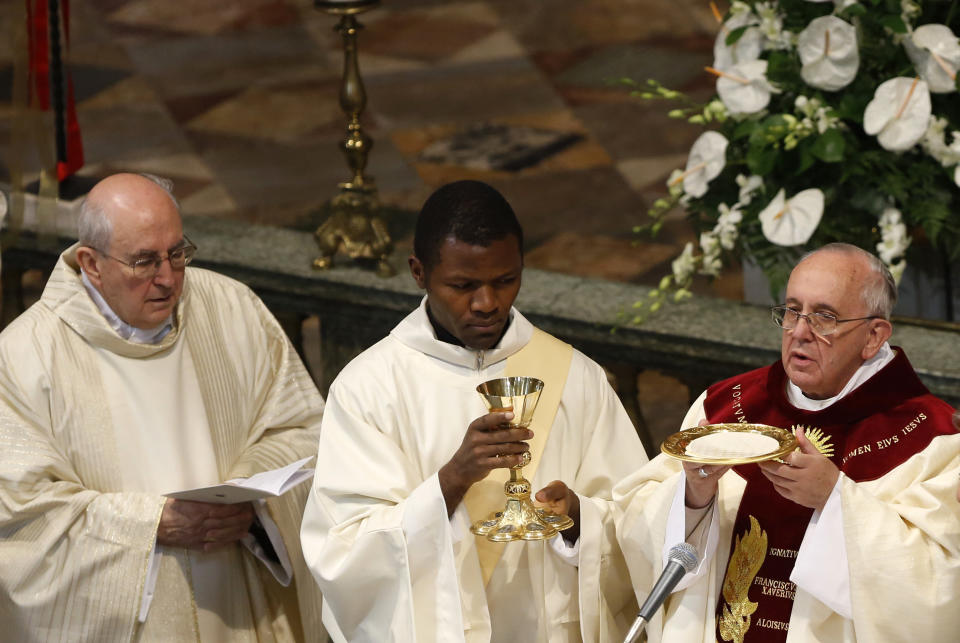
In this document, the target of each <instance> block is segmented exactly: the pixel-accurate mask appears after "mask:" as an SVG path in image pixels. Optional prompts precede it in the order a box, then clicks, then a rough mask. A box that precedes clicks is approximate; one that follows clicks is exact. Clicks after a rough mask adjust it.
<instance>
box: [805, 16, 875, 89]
mask: <svg viewBox="0 0 960 643" xmlns="http://www.w3.org/2000/svg"><path fill="white" fill-rule="evenodd" d="M797 51H798V53H799V54H800V62H801V63H803V67H802V68H801V69H800V76H801V77H802V78H803V80H804V82H806V83H807V84H808V85H811V86H812V87H817V88H819V89H824V90H826V91H830V92H832V91H836V90H838V89H841V88H843V87H846V86H847V85H849V84H850V83H851V82H853V79H854V78H856V76H857V69H858V68H859V67H860V53H859V51H858V50H857V30H856V28H854V26H853V25H851V24H850V23H848V22H844V21H843V20H841V19H840V18H837V17H836V16H821V17H820V18H816V19H814V20H812V21H811V22H810V24H809V25H807V28H806V29H804V30H803V31H801V32H800V36H799V37H798V39H797Z"/></svg>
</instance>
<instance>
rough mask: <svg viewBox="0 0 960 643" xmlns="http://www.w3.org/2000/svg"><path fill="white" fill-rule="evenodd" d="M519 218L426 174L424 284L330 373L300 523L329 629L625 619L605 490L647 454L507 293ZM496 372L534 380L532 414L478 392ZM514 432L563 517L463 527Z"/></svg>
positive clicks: (588, 370)
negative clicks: (493, 535)
mask: <svg viewBox="0 0 960 643" xmlns="http://www.w3.org/2000/svg"><path fill="white" fill-rule="evenodd" d="M522 235H523V233H522V231H521V229H520V225H519V223H518V222H517V219H516V217H515V215H514V212H513V210H512V209H511V208H510V206H509V204H507V202H506V200H504V198H503V197H502V196H501V195H500V193H499V192H497V191H496V190H494V189H493V188H491V187H490V186H488V185H486V184H483V183H479V182H476V181H460V182H456V183H451V184H449V185H446V186H443V187H441V188H440V189H439V190H437V191H436V192H435V193H434V194H433V195H432V196H431V197H430V198H429V199H428V200H427V202H426V203H425V204H424V206H423V208H422V210H421V212H420V216H419V218H418V220H417V226H416V232H415V239H414V256H412V257H411V258H410V268H411V272H412V273H413V277H414V279H415V280H416V282H417V284H418V285H419V286H420V287H421V288H423V289H425V290H426V293H427V294H426V297H425V298H424V299H423V301H422V302H421V304H420V307H419V308H418V309H417V310H415V311H413V312H412V313H411V314H410V315H409V316H407V317H406V319H404V320H403V321H401V322H400V324H399V325H397V327H396V328H394V329H393V330H392V331H391V332H390V335H389V336H388V337H386V338H385V339H383V340H381V341H380V342H379V343H377V344H376V345H374V346H373V347H372V348H370V349H369V350H367V351H366V352H364V353H363V354H361V355H360V356H359V357H358V358H356V359H355V360H354V361H352V362H351V363H350V364H349V365H348V366H347V367H346V368H345V369H344V370H343V372H341V373H340V375H339V376H338V377H337V379H336V381H335V382H334V383H333V385H332V386H331V387H330V394H329V397H328V400H327V402H328V403H327V410H326V413H325V415H324V419H323V430H322V432H321V438H320V455H319V456H318V464H317V477H316V478H315V480H314V487H313V491H312V492H311V494H310V496H309V499H308V501H307V508H306V511H305V513H304V520H303V529H302V539H303V551H304V557H305V558H306V560H307V563H308V564H309V566H310V568H311V570H312V571H313V573H314V575H315V576H316V578H317V581H318V582H319V583H320V587H321V589H322V590H323V592H324V623H325V624H326V625H327V628H328V630H329V631H330V632H331V634H332V636H333V638H334V640H335V641H351V642H354V643H356V642H362V641H370V642H377V643H379V642H382V641H401V642H408V641H417V642H418V643H427V642H429V641H437V642H441V641H442V642H443V643H450V642H453V641H471V642H472V641H477V642H484V643H485V642H487V641H544V642H546V641H550V642H551V643H564V642H566V641H580V640H587V641H598V640H603V641H605V640H619V637H622V635H623V632H624V631H625V630H626V626H627V625H629V621H628V620H627V619H629V618H632V613H631V612H632V610H628V609H627V608H628V607H629V605H631V604H634V603H633V600H632V598H633V597H632V592H631V591H630V586H629V580H628V578H627V573H626V568H625V567H624V564H623V560H622V556H621V555H620V552H619V549H618V548H617V546H616V542H615V538H614V532H613V522H612V511H611V510H612V506H611V502H610V498H611V495H610V494H611V488H612V487H613V485H614V484H615V483H616V482H617V481H618V480H620V479H621V478H622V477H623V476H625V475H626V474H628V473H629V472H631V471H633V470H634V469H635V468H636V467H637V466H639V465H641V464H643V463H644V462H645V461H646V456H645V455H644V452H643V449H642V447H641V446H640V441H639V440H638V438H637V435H636V432H635V431H634V428H633V426H632V425H631V423H630V420H629V419H628V417H627V415H626V413H625V412H624V410H623V407H622V406H621V405H620V401H619V400H618V399H617V396H616V395H615V394H614V392H613V390H612V389H611V388H610V385H609V384H608V383H607V380H606V377H605V375H604V372H603V370H602V369H601V368H600V367H599V366H598V365H597V364H595V363H594V362H592V361H591V360H589V359H588V358H587V357H585V356H584V355H583V354H581V353H580V352H578V351H576V350H574V349H573V348H571V347H570V346H569V345H567V344H564V343H562V342H560V341H559V340H557V339H554V338H553V337H551V336H550V335H547V334H546V333H544V332H542V331H540V330H538V329H537V328H535V327H534V326H533V325H532V324H531V323H530V322H529V321H527V319H526V318H525V317H524V316H523V315H521V314H520V313H519V312H518V311H517V310H516V309H514V308H513V307H512V304H513V301H514V299H515V298H516V296H517V293H518V291H519V290H520V278H521V273H522V271H523V255H522V251H521V248H522V243H523V236H522ZM505 375H506V376H513V375H518V376H529V375H532V376H536V377H537V378H539V379H542V380H544V382H545V386H544V389H543V394H542V395H541V398H540V402H539V404H538V406H537V409H536V413H535V414H534V420H533V424H532V425H531V428H532V431H530V430H527V429H523V428H504V427H503V423H504V422H506V421H507V420H508V419H509V417H510V414H509V413H505V412H489V413H488V412H486V410H485V409H484V406H483V403H482V400H481V398H480V396H479V394H478V393H477V391H476V388H477V386H478V385H479V384H481V383H483V382H485V381H486V380H489V379H492V378H499V377H503V376H505ZM527 440H529V446H528V443H527V442H526V441H527ZM528 448H529V449H530V452H531V457H532V462H531V464H530V465H529V466H527V467H526V468H525V469H524V470H523V473H524V476H525V477H527V478H529V479H530V481H531V482H532V484H533V487H532V488H533V489H535V490H536V489H540V491H539V492H538V493H537V494H536V498H537V499H538V500H539V501H541V502H543V503H545V504H547V505H549V506H550V507H552V508H554V509H555V510H557V511H558V513H566V514H569V515H570V516H571V517H572V518H573V519H574V521H575V525H574V526H573V527H572V528H570V529H568V530H567V531H564V532H562V534H563V537H561V536H560V535H559V534H557V535H555V536H554V538H553V539H552V540H538V541H531V542H527V541H515V542H509V543H491V542H489V541H488V540H487V539H486V538H484V537H482V536H474V535H472V534H471V533H470V531H469V527H470V524H471V522H473V521H478V520H480V519H482V518H485V517H487V515H488V514H490V513H492V512H494V511H496V510H498V509H503V507H504V503H505V500H506V498H505V497H504V485H503V481H504V480H505V479H506V470H505V467H509V466H513V465H516V464H518V463H519V462H520V460H521V457H522V455H521V454H522V453H523V452H524V451H526V450H527V449H528ZM634 605H635V604H634Z"/></svg>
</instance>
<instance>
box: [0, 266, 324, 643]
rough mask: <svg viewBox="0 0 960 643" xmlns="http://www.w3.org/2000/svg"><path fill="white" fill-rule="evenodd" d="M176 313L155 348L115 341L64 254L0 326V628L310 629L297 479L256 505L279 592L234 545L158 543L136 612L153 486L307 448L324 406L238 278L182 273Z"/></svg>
mask: <svg viewBox="0 0 960 643" xmlns="http://www.w3.org/2000/svg"><path fill="white" fill-rule="evenodd" d="M174 322H175V323H174V327H173V330H172V331H171V332H170V333H168V334H167V335H166V336H164V337H163V339H162V340H161V341H160V342H159V343H157V344H155V345H150V344H136V343H133V342H129V341H126V340H124V339H122V338H121V337H119V336H118V335H117V334H116V332H114V330H113V329H112V328H110V327H109V325H108V324H107V323H106V320H105V319H104V318H103V316H102V315H101V314H100V312H99V311H98V310H97V308H96V306H95V305H94V303H93V302H92V301H91V299H90V297H89V296H88V294H87V293H86V292H85V291H84V288H83V286H82V284H81V282H80V278H79V274H78V270H77V268H76V264H75V263H74V260H73V254H72V251H68V252H67V253H65V254H64V257H63V258H61V261H60V263H59V264H58V266H57V268H56V270H55V271H54V273H53V275H52V276H51V279H50V281H49V282H48V284H47V287H46V288H45V290H44V294H43V297H42V298H41V301H40V302H39V303H38V304H36V305H35V306H33V307H31V308H30V309H29V310H28V311H26V312H25V313H24V314H23V315H21V316H20V317H19V318H18V319H16V320H15V321H14V322H13V323H12V324H11V325H10V326H9V327H8V328H7V329H6V330H5V331H4V332H3V334H2V335H0V358H2V360H3V364H4V365H5V366H4V369H3V371H2V372H0V593H2V597H3V600H2V601H0V622H2V623H3V624H4V626H6V627H7V630H6V632H5V633H6V634H7V635H9V636H10V640H17V641H60V640H62V641H76V640H97V641H101V640H102V641H113V640H138V641H188V640H205V641H264V640H267V641H291V640H302V639H304V638H305V639H306V640H317V641H323V640H325V634H324V631H323V628H322V626H321V625H320V623H319V612H320V597H319V592H318V591H317V588H316V586H315V584H314V583H313V582H312V579H311V578H310V577H309V574H307V573H306V569H305V567H303V562H302V557H301V555H300V551H299V546H298V539H297V533H298V530H299V523H300V507H301V506H302V504H301V503H302V501H303V500H302V499H303V497H304V495H305V492H306V491H307V485H303V486H302V487H301V488H300V489H295V490H293V491H292V492H291V493H289V494H287V495H285V496H283V497H282V498H279V499H275V500H271V501H270V502H269V503H268V504H267V507H266V511H267V513H268V516H269V517H270V518H272V520H273V521H274V522H275V523H276V525H277V526H278V528H279V531H280V534H281V537H282V540H283V543H284V544H285V546H286V552H287V554H288V555H289V557H290V559H291V561H292V566H293V569H294V574H295V581H294V583H293V584H291V586H290V587H289V588H285V587H283V586H281V585H280V584H279V583H278V582H277V581H276V580H275V579H274V577H273V576H272V575H271V573H270V572H269V571H268V569H267V568H266V567H265V566H264V565H263V564H262V563H261V562H259V561H258V560H257V559H256V558H255V557H254V556H253V555H252V554H251V553H250V552H248V551H246V550H245V549H244V548H243V547H241V546H239V545H237V546H232V547H228V548H225V549H224V550H221V551H219V552H214V553H202V552H190V551H187V550H183V549H179V548H170V547H159V548H158V549H159V552H160V554H161V555H160V556H159V557H158V559H157V564H156V565H155V568H154V570H153V571H154V573H155V574H156V581H155V583H156V584H155V586H154V592H153V598H152V602H151V603H150V604H149V612H148V613H147V616H146V622H144V623H142V624H141V623H138V614H139V613H140V608H141V603H142V598H143V595H144V590H145V588H149V583H148V579H147V572H148V569H149V568H150V560H151V557H152V553H153V551H154V543H155V539H156V527H157V522H158V520H159V517H160V511H161V509H162V506H163V502H164V498H163V496H161V495H160V494H161V493H163V492H167V491H172V490H176V489H182V488H189V487H193V486H198V485H206V484H211V483H214V482H219V481H222V480H226V479H229V478H233V477H241V476H247V475H250V474H252V473H256V472H258V471H262V470H265V469H269V468H275V467H278V466H281V465H283V464H287V463H289V462H291V461H293V460H296V459H298V458H301V457H305V456H306V455H312V454H313V453H314V452H315V449H316V440H317V431H318V424H319V419H320V414H321V411H322V407H323V402H322V400H321V399H320V396H319V394H318V393H317V392H316V389H315V387H314V386H313V383H312V381H311V380H310V379H309V376H308V375H307V374H306V372H305V371H304V369H303V366H302V364H300V362H299V359H298V358H297V357H296V355H295V353H294V351H293V349H292V347H291V346H290V345H289V342H288V341H287V340H286V337H285V335H284V334H283V332H282V330H281V329H280V327H279V325H278V324H277V323H276V320H274V319H273V317H272V316H271V315H270V314H269V312H268V311H267V310H266V309H265V307H264V306H263V304H262V303H261V302H260V301H259V300H258V299H257V298H256V296H255V295H253V293H252V292H250V291H249V289H247V288H246V287H245V286H243V285H241V284H239V283H237V282H234V281H232V280H229V279H227V278H225V277H221V276H219V275H216V274H214V273H210V272H207V271H204V270H197V269H193V268H188V269H187V276H186V280H185V286H184V293H183V297H182V299H181V301H180V304H179V305H178V308H177V316H176V319H175V320H174ZM301 621H302V625H301ZM304 631H306V636H305V637H304V636H303V634H302V633H303V632H304Z"/></svg>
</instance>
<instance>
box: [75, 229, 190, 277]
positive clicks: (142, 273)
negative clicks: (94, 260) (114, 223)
mask: <svg viewBox="0 0 960 643" xmlns="http://www.w3.org/2000/svg"><path fill="white" fill-rule="evenodd" d="M94 249H95V250H96V248H94ZM97 252H99V253H100V254H102V255H103V256H104V257H106V258H108V259H113V260H114V261H116V262H119V263H122V264H123V265H125V266H127V267H128V268H130V269H131V270H133V276H134V277H136V278H137V279H153V278H154V277H156V276H157V273H158V272H160V266H162V265H163V262H164V261H169V262H170V267H171V268H172V269H173V270H183V269H184V268H186V267H187V264H189V263H190V262H191V261H192V260H193V257H194V255H196V254H197V246H195V245H193V242H192V241H190V239H188V238H187V237H186V236H184V237H183V244H182V245H180V246H177V247H176V248H174V249H173V250H171V251H170V252H168V253H167V255H166V256H165V257H160V256H154V257H142V258H140V259H137V260H136V261H124V260H123V259H120V258H119V257H114V256H112V255H108V254H107V253H106V252H103V251H102V250H97Z"/></svg>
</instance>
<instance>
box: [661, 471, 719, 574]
mask: <svg viewBox="0 0 960 643" xmlns="http://www.w3.org/2000/svg"><path fill="white" fill-rule="evenodd" d="M686 489H687V487H686V477H685V476H683V475H680V482H679V484H677V492H676V494H674V496H673V504H671V505H670V513H669V514H668V515H667V532H666V535H665V537H664V541H663V552H662V558H663V568H664V569H666V566H667V561H668V558H669V553H670V550H671V549H672V548H673V547H674V546H676V545H679V544H680V543H683V542H687V507H686V502H685V500H686V493H687V492H686ZM708 511H709V515H708V516H707V517H706V518H704V520H707V521H709V523H708V524H707V525H705V526H704V527H703V529H705V530H706V533H707V536H706V542H705V543H702V541H703V538H698V539H696V540H699V541H701V542H700V543H690V544H691V545H694V546H695V547H696V548H697V554H698V555H699V558H700V562H699V564H698V565H697V568H696V569H695V570H693V571H692V572H688V573H687V574H685V575H684V577H683V578H681V579H680V582H679V583H677V586H676V587H675V588H674V589H673V591H675V592H678V591H680V590H682V589H686V588H687V587H690V586H691V585H693V584H694V583H695V582H697V581H698V580H699V579H700V578H702V577H703V576H706V574H707V571H708V570H709V569H710V565H709V563H710V561H711V560H712V559H713V555H714V553H715V552H716V550H717V542H718V541H719V539H720V528H719V525H718V520H717V503H716V502H713V503H712V504H711V505H710V509H709V510H708ZM697 531H698V532H700V530H699V529H698V530H697ZM701 545H702V546H701Z"/></svg>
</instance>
